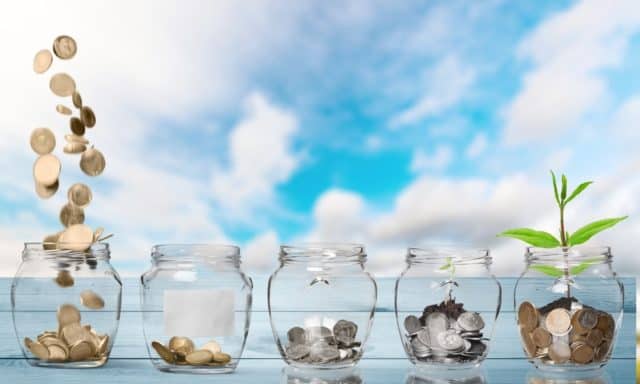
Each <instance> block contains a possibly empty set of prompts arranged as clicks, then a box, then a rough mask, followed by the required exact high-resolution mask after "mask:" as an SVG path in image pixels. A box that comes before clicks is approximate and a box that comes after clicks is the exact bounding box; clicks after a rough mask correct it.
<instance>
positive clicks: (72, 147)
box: [62, 143, 87, 155]
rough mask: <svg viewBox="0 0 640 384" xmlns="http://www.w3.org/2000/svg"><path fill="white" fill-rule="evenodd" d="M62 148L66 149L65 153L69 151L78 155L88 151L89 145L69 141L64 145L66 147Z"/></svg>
mask: <svg viewBox="0 0 640 384" xmlns="http://www.w3.org/2000/svg"><path fill="white" fill-rule="evenodd" d="M62 150H63V151H64V153H67V154H69V155H77V154H79V153H82V152H84V151H86V150H87V146H86V145H84V144H80V143H67V144H65V145H64V148H62Z"/></svg>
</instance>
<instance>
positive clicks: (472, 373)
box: [405, 367, 488, 384]
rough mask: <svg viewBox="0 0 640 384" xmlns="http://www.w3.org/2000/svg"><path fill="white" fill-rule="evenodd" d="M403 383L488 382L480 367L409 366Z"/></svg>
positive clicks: (474, 383)
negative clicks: (432, 367) (440, 369)
mask: <svg viewBox="0 0 640 384" xmlns="http://www.w3.org/2000/svg"><path fill="white" fill-rule="evenodd" d="M405 384H488V381H487V377H486V374H485V371H484V369H483V368H482V367H480V368H475V369H470V370H449V371H447V370H443V371H433V370H428V371H427V370H424V369H420V368H418V367H411V368H409V369H408V370H407V377H406V380H405Z"/></svg>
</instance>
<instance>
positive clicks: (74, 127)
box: [69, 116, 85, 136]
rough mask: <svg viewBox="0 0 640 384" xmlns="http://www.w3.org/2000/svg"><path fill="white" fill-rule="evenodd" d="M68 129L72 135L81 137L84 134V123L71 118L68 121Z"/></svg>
mask: <svg viewBox="0 0 640 384" xmlns="http://www.w3.org/2000/svg"><path fill="white" fill-rule="evenodd" d="M69 128H70V129H71V132H73V134H74V135H77V136H82V135H84V132H85V127H84V123H83V122H82V120H80V119H79V118H77V117H75V116H74V117H72V118H71V119H69Z"/></svg>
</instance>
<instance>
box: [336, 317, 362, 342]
mask: <svg viewBox="0 0 640 384" xmlns="http://www.w3.org/2000/svg"><path fill="white" fill-rule="evenodd" d="M357 333H358V325H357V324H356V323H354V322H353V321H348V320H339V321H338V322H336V324H335V325H334V326H333V334H334V336H336V337H338V336H340V337H346V338H352V339H353V338H355V337H356V334H357Z"/></svg>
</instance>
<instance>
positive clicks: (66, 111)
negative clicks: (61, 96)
mask: <svg viewBox="0 0 640 384" xmlns="http://www.w3.org/2000/svg"><path fill="white" fill-rule="evenodd" d="M56 111H58V113H61V114H63V115H67V116H69V115H71V109H69V108H68V107H65V106H64V105H62V104H58V105H56Z"/></svg>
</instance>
